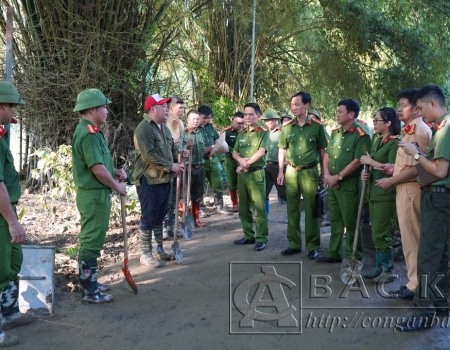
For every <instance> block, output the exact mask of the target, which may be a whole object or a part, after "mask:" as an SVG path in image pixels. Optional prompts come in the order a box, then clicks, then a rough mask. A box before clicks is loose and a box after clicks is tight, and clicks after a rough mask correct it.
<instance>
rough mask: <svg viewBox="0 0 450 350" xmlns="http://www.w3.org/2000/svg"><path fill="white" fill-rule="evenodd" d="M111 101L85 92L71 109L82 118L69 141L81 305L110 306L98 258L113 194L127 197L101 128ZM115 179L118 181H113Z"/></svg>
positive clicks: (96, 92) (123, 175)
mask: <svg viewBox="0 0 450 350" xmlns="http://www.w3.org/2000/svg"><path fill="white" fill-rule="evenodd" d="M110 103H111V101H110V100H109V99H108V98H106V97H105V95H104V94H103V93H102V92H101V91H100V90H98V89H86V90H84V91H82V92H80V94H79V95H78V98H77V104H76V106H75V108H74V109H73V111H74V112H79V113H80V115H81V119H80V122H79V123H78V126H77V128H76V129H75V133H74V135H73V139H72V163H73V164H72V166H73V168H72V169H73V170H72V171H73V180H74V182H75V185H76V186H77V187H78V190H77V197H76V203H77V208H78V211H79V212H80V216H81V230H80V237H79V240H80V250H79V254H78V267H79V276H80V284H81V286H82V288H83V292H82V294H81V301H82V302H86V303H98V304H101V303H109V302H111V301H113V296H112V295H109V294H104V293H103V291H106V290H108V289H109V286H107V285H102V284H100V283H98V282H97V258H99V257H100V250H101V249H102V247H103V243H104V241H105V235H106V231H107V230H108V226H109V215H110V212H111V195H112V190H114V191H117V192H118V193H119V194H120V195H122V196H126V186H125V183H124V182H119V181H123V180H125V179H126V178H127V174H126V173H125V171H124V170H123V169H119V170H114V166H113V160H112V157H111V154H110V152H109V148H108V145H107V143H106V141H105V138H104V136H103V132H102V131H101V129H100V126H101V125H102V124H104V123H105V122H106V117H107V115H108V110H107V108H106V105H108V104H110ZM114 177H117V178H118V180H119V181H116V180H115V178H114Z"/></svg>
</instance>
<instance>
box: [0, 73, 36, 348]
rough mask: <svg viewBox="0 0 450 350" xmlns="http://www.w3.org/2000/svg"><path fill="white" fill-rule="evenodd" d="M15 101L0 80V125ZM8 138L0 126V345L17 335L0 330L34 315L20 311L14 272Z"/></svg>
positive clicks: (16, 232) (18, 239)
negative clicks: (0, 317)
mask: <svg viewBox="0 0 450 350" xmlns="http://www.w3.org/2000/svg"><path fill="white" fill-rule="evenodd" d="M19 104H20V105H24V104H25V102H24V100H23V99H22V98H21V97H20V95H19V93H18V92H17V89H16V87H15V86H14V85H13V84H11V83H7V82H5V81H0V124H1V125H7V124H10V123H14V122H17V120H16V119H14V118H13V116H14V113H15V111H16V107H17V105H19ZM8 138H9V133H7V132H6V131H5V129H4V128H3V127H2V126H0V158H1V161H0V306H1V313H2V321H1V328H0V347H6V346H9V345H14V344H17V343H18V342H19V338H18V337H17V336H15V335H11V334H5V333H4V332H3V330H6V329H10V328H12V327H15V326H21V325H24V324H27V323H30V322H31V321H33V318H34V314H33V313H32V312H27V313H21V312H20V310H19V276H18V273H19V272H20V269H21V266H22V261H23V255H22V246H21V245H20V243H23V242H24V241H25V239H26V234H25V230H24V228H23V226H22V225H21V224H20V223H19V221H18V219H17V214H16V204H17V201H18V200H19V198H20V195H21V190H20V184H19V175H18V174H17V171H16V169H15V168H14V159H13V156H12V154H11V151H10V149H9V142H8ZM2 329H3V330H2Z"/></svg>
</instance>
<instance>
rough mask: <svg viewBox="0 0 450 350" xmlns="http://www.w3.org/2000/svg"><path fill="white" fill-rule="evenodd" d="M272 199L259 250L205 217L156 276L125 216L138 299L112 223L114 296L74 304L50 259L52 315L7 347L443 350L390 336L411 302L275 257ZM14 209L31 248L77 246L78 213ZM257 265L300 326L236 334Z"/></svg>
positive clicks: (237, 228)
mask: <svg viewBox="0 0 450 350" xmlns="http://www.w3.org/2000/svg"><path fill="white" fill-rule="evenodd" d="M271 202H272V208H271V209H272V210H271V213H270V221H269V230H270V241H269V243H268V245H267V248H266V249H265V250H264V251H263V252H255V251H254V250H253V246H252V245H246V246H235V245H233V244H232V242H233V240H235V239H239V238H241V237H242V231H241V225H240V221H239V218H238V215H237V214H233V215H229V216H219V215H212V216H210V217H209V218H207V219H205V220H204V223H205V224H206V227H205V228H202V229H197V230H196V231H195V233H194V236H193V239H192V240H191V241H189V242H187V241H184V239H181V241H180V245H181V249H182V252H183V255H184V260H183V265H179V264H177V262H176V261H171V262H165V263H164V266H163V267H161V268H159V269H150V268H147V267H144V266H142V265H139V254H138V244H137V242H136V229H137V216H130V217H129V218H128V230H129V233H130V236H131V241H130V270H131V273H132V275H133V277H134V279H135V281H136V283H137V286H138V288H139V293H138V294H137V295H135V294H134V293H133V292H132V291H131V289H130V288H129V286H128V285H127V284H126V282H124V280H123V277H122V272H121V270H120V267H121V266H122V262H123V260H122V259H123V253H122V252H123V241H122V238H121V228H120V226H117V227H115V228H112V229H111V230H110V232H109V233H108V237H107V244H106V249H105V251H104V254H103V257H102V259H101V265H102V269H101V271H100V274H99V275H100V278H99V279H100V281H101V282H103V283H110V284H111V285H112V289H111V294H113V295H114V298H115V299H114V302H113V303H111V304H107V305H85V304H81V303H80V302H79V298H80V293H79V292H78V290H79V287H78V281H77V275H76V263H75V261H74V260H71V259H69V258H66V257H64V256H63V255H62V254H57V259H56V260H57V271H56V285H55V304H54V314H53V315H51V316H45V315H43V316H38V317H36V320H35V322H34V323H33V324H30V325H28V326H24V327H18V328H15V329H12V330H10V331H9V332H10V333H11V334H15V335H18V336H19V337H20V339H21V343H20V345H18V346H16V347H14V348H17V349H23V350H28V349H30V350H31V349H33V350H36V349H64V350H68V349H78V350H81V349H89V350H91V349H108V350H109V349H278V348H279V349H285V348H286V349H288V348H289V349H295V348H303V349H334V350H336V349H387V348H389V349H448V341H449V332H448V329H447V328H441V327H440V326H439V327H436V328H435V329H432V330H427V331H423V332H419V333H415V334H402V333H396V332H394V331H393V329H394V324H395V321H396V320H397V319H398V318H399V317H402V316H407V315H410V314H411V310H410V306H411V305H412V303H411V302H410V301H396V300H392V299H386V298H383V297H382V296H380V293H377V292H376V290H375V288H374V286H373V284H367V292H366V291H365V290H364V288H362V287H361V288H360V289H359V290H358V291H347V292H348V293H347V295H346V292H345V286H344V285H343V283H342V282H341V281H340V267H341V266H340V264H325V265H324V264H319V263H316V262H314V261H311V260H309V259H308V258H307V256H306V252H305V250H304V251H303V252H302V253H301V254H297V255H294V256H291V257H282V256H281V255H280V251H281V250H283V249H285V248H287V239H286V228H287V225H286V224H284V223H282V222H281V221H283V220H284V218H285V207H281V206H279V205H278V203H276V195H275V194H274V193H272V194H271ZM20 206H22V207H27V213H26V215H25V216H24V217H23V219H22V221H23V222H24V224H25V226H26V228H27V231H28V232H29V233H31V234H32V238H33V239H34V240H35V241H34V243H40V244H47V245H49V244H54V245H56V246H58V247H59V248H60V249H61V250H63V249H65V248H67V247H69V246H72V245H76V233H77V229H78V228H77V225H73V224H69V222H70V220H71V219H73V217H74V216H75V215H76V213H75V212H72V214H70V213H69V214H67V211H65V213H66V214H64V215H62V216H61V217H56V218H55V217H54V218H53V219H52V217H51V215H48V213H47V212H44V211H43V209H41V208H39V206H38V205H36V196H35V195H24V197H23V198H22V200H21V202H20ZM59 206H60V207H61V206H63V204H61V203H60V204H59ZM19 208H20V207H19ZM302 228H303V221H302ZM328 238H329V227H324V228H322V243H321V246H322V249H321V251H320V253H321V254H322V253H324V252H325V251H326V247H327V246H328ZM171 244H172V241H166V242H165V249H166V250H167V251H171V248H170V245H171ZM373 254H374V253H373V251H367V252H366V254H365V257H364V261H365V267H364V269H367V268H371V267H372V266H373V264H372V260H373ZM263 266H269V267H273V268H274V269H276V273H277V274H278V275H279V276H282V277H284V278H287V279H288V280H290V281H292V282H293V283H294V284H295V286H294V285H291V288H289V287H288V286H287V285H286V284H284V285H283V286H284V287H282V288H283V293H284V295H285V296H286V300H287V303H288V304H289V305H292V306H294V307H295V311H293V312H292V317H293V318H294V319H295V320H296V321H298V326H294V327H281V326H280V324H278V323H277V322H276V321H258V320H255V321H254V323H253V327H251V326H250V327H241V324H240V321H241V320H242V319H243V315H242V314H241V313H240V312H239V311H238V310H237V306H236V304H235V303H237V304H239V300H240V301H241V302H242V297H244V298H245V297H246V294H245V293H244V294H242V290H246V288H245V284H242V282H243V281H246V280H247V281H249V282H248V283H249V287H248V288H247V289H248V290H247V291H246V293H247V292H249V294H248V296H247V299H248V300H249V302H250V301H252V296H253V295H254V294H255V293H257V292H258V289H257V284H255V282H254V281H255V280H254V277H255V276H257V275H262V270H261V268H262V267H263ZM395 272H397V273H399V274H400V277H401V278H402V279H403V282H404V278H405V277H404V276H405V268H404V264H403V263H396V267H395ZM264 276H265V275H264ZM264 278H265V277H264ZM264 278H263V279H264ZM264 281H269V280H267V279H264ZM270 281H272V282H274V284H270V285H269V287H266V289H265V290H264V291H263V292H264V293H263V294H262V295H263V296H262V298H261V299H262V300H263V302H264V301H265V300H266V301H267V300H272V297H271V294H270V293H272V296H273V299H276V300H277V301H279V302H280V300H281V302H283V298H282V296H281V295H280V293H278V294H277V291H279V289H277V288H279V287H278V286H279V285H280V283H279V278H278V277H276V276H272V279H270ZM284 281H285V282H284V283H286V280H284ZM325 282H326V283H328V284H327V285H324V283H325ZM401 282H402V280H400V281H396V282H394V283H391V284H389V285H388V286H386V290H391V289H398V286H400V284H401ZM287 284H289V282H287ZM238 286H241V287H240V288H237V287H238ZM343 290H344V292H342V291H343ZM71 291H72V292H71ZM238 292H239V293H238ZM269 292H270V293H269ZM250 309H251V307H250ZM274 310H275V308H274V307H268V308H264V307H262V308H261V306H260V307H259V308H257V309H256V311H257V312H258V311H260V312H266V313H273V312H274ZM244 313H245V311H244ZM247 316H250V314H247ZM255 317H256V318H258V316H255ZM386 317H388V318H392V319H393V323H392V324H391V325H386V324H383V323H384V322H385V318H386ZM237 333H242V334H237ZM255 333H258V334H255ZM11 349H13V348H11Z"/></svg>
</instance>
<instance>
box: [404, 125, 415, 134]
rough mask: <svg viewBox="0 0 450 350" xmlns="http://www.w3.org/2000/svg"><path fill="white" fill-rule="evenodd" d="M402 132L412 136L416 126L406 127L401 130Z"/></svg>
mask: <svg viewBox="0 0 450 350" xmlns="http://www.w3.org/2000/svg"><path fill="white" fill-rule="evenodd" d="M403 132H404V133H405V134H408V135H412V134H414V133H415V132H416V124H409V125H406V126H405V128H404V129H403Z"/></svg>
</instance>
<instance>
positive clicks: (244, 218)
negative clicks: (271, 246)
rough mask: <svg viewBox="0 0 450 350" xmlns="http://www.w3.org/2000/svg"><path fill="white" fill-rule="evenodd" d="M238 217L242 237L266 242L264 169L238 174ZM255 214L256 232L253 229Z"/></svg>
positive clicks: (267, 232) (267, 228)
mask: <svg viewBox="0 0 450 350" xmlns="http://www.w3.org/2000/svg"><path fill="white" fill-rule="evenodd" d="M238 195H239V219H240V220H241V222H242V231H243V232H244V238H247V239H255V240H256V241H257V242H262V243H267V242H268V240H269V227H268V225H267V214H266V198H265V197H266V181H265V176H264V170H257V171H254V172H249V173H243V172H242V173H240V174H238ZM253 214H254V215H255V222H256V233H255V230H253Z"/></svg>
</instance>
